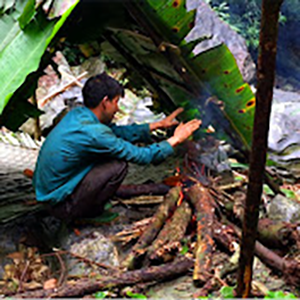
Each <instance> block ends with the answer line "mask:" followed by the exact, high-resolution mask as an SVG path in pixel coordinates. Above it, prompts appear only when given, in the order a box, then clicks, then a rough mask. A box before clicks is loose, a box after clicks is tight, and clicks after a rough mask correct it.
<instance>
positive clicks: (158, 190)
mask: <svg viewBox="0 0 300 300" xmlns="http://www.w3.org/2000/svg"><path fill="white" fill-rule="evenodd" d="M169 190H170V187H169V186H167V185H166V184H163V183H148V184H139V185H136V184H129V185H121V186H120V187H119V188H118V190H117V192H116V193H115V196H116V197H118V198H122V199H128V198H132V197H137V196H141V195H165V194H167V193H168V191H169Z"/></svg>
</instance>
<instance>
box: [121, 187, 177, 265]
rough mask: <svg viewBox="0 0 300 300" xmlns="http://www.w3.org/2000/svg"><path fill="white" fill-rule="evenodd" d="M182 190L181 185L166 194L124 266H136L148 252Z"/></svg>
mask: <svg viewBox="0 0 300 300" xmlns="http://www.w3.org/2000/svg"><path fill="white" fill-rule="evenodd" d="M180 192H181V187H174V188H172V189H171V190H170V191H169V193H168V194H167V195H166V196H165V199H164V202H163V203H162V204H161V205H160V206H159V207H158V210H157V212H156V213H155V215H154V216H153V219H152V222H151V223H150V225H149V226H148V227H147V228H146V230H145V231H144V232H143V234H142V235H141V236H140V238H139V240H138V241H137V243H136V244H135V245H134V247H133V248H132V250H131V252H130V253H129V255H128V256H127V257H126V258H125V260H124V261H123V266H124V267H126V268H128V269H134V268H136V266H137V263H138V261H139V258H140V257H141V255H143V254H145V253H146V248H147V247H148V246H149V245H150V244H151V243H152V242H153V240H154V239H155V238H156V236H157V234H158V233H159V231H160V229H161V228H162V227H163V225H164V223H165V221H166V220H167V218H168V217H169V215H170V214H171V213H172V212H173V211H174V209H175V208H176V205H177V201H178V198H179V195H180Z"/></svg>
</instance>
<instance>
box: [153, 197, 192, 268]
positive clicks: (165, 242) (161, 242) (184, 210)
mask: <svg viewBox="0 0 300 300" xmlns="http://www.w3.org/2000/svg"><path fill="white" fill-rule="evenodd" d="M191 216H192V210H191V208H190V206H189V204H188V203H187V202H182V204H181V205H180V206H178V207H177V209H176V211H175V212H174V214H173V216H172V217H171V218H170V220H169V221H167V223H166V224H165V226H164V227H163V229H162V230H161V231H160V233H159V234H158V236H157V238H156V239H155V241H154V242H153V245H152V246H151V248H150V249H149V250H148V257H149V259H150V260H157V259H159V258H160V259H162V260H163V261H164V262H166V261H167V260H168V259H167V258H166V256H165V255H166V254H167V253H168V250H170V251H172V250H173V249H174V248H176V244H177V245H179V246H180V241H181V240H182V239H183V237H184V235H185V232H186V229H187V226H188V225H189V223H190V220H191ZM175 250H176V249H175ZM164 256H165V259H163V257H164Z"/></svg>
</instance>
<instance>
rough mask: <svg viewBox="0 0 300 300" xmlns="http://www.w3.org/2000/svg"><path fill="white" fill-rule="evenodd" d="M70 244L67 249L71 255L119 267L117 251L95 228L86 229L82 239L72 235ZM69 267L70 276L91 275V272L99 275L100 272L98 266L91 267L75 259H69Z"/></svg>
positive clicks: (82, 233)
mask: <svg viewBox="0 0 300 300" xmlns="http://www.w3.org/2000/svg"><path fill="white" fill-rule="evenodd" d="M78 238H79V240H78ZM68 243H69V246H68V247H67V248H68V250H69V251H70V252H71V253H74V254H77V255H79V256H81V257H85V258H87V259H89V260H90V261H93V262H96V263H102V264H105V265H108V266H118V265H119V261H118V254H117V249H116V248H115V246H114V245H113V243H112V242H111V241H110V240H109V239H108V238H106V237H105V236H104V235H103V234H102V233H101V232H100V231H99V230H97V229H95V228H85V229H84V230H83V232H81V234H80V237H76V235H75V234H73V235H71V236H70V237H69V242H68ZM67 265H68V270H69V275H70V276H83V275H89V274H90V273H91V272H96V273H97V271H98V270H99V267H97V266H96V265H89V264H87V263H84V262H81V261H80V260H79V259H76V258H74V257H69V258H68V259H67Z"/></svg>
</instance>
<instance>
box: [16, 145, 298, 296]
mask: <svg viewBox="0 0 300 300" xmlns="http://www.w3.org/2000/svg"><path fill="white" fill-rule="evenodd" d="M196 150H199V149H195V145H194V146H193V148H191V147H190V148H189V150H188V151H187V153H186V154H185V158H184V159H183V164H182V166H181V168H177V170H176V173H175V175H174V176H171V177H169V178H166V179H165V180H164V181H163V182H162V183H152V184H144V185H131V186H122V187H121V188H120V189H119V190H118V192H117V195H116V196H117V197H118V198H119V199H120V198H123V199H128V198H130V199H131V200H130V201H132V197H135V196H140V195H142V196H143V204H145V203H148V205H149V203H150V204H152V205H153V204H156V205H158V207H157V209H156V211H155V213H154V215H153V216H152V217H150V218H146V219H142V220H139V221H138V222H135V223H133V224H132V225H130V226H129V228H126V230H125V229H124V230H122V231H120V232H118V233H117V234H116V235H115V236H114V237H113V240H114V242H116V243H119V244H120V245H121V247H122V248H124V249H125V248H126V249H127V254H126V255H125V257H124V259H123V261H122V262H121V267H120V268H118V269H116V268H114V269H110V272H108V273H107V274H106V275H104V276H102V277H101V278H100V279H97V280H89V279H84V278H83V279H79V280H76V284H74V282H73V283H66V284H64V285H62V286H60V287H56V288H55V289H52V290H37V291H32V292H24V293H21V294H18V295H14V296H16V297H31V298H41V297H74V296H78V295H86V294H91V293H94V292H97V291H100V290H107V289H120V288H122V287H126V286H134V287H139V286H140V285H142V286H143V287H145V286H147V284H151V283H153V282H162V281H166V280H170V279H172V278H175V277H178V276H181V275H184V274H191V276H192V278H193V283H194V285H195V286H196V287H199V292H198V293H197V295H195V296H197V297H198V296H207V295H208V294H209V293H211V292H212V291H215V290H218V289H220V288H221V287H222V286H226V285H228V282H227V279H226V277H227V276H228V274H232V273H236V272H237V267H238V260H237V259H235V261H234V262H233V260H232V259H231V260H228V263H227V265H224V266H223V269H222V270H220V269H216V268H215V267H214V263H213V260H214V254H215V252H216V251H222V252H225V253H227V254H229V255H231V256H234V257H235V258H238V255H239V246H238V245H239V241H240V238H241V229H240V228H241V224H242V221H243V218H244V201H245V197H246V195H245V189H244V188H242V186H243V185H244V186H245V183H246V182H247V174H238V175H239V177H241V178H242V180H241V181H238V182H237V181H236V182H234V181H233V182H230V183H228V182H226V183H224V182H223V183H222V181H221V180H220V179H219V178H218V177H216V174H214V171H213V170H211V169H209V168H208V167H207V166H205V165H204V164H201V163H199V161H197V160H196V159H192V158H193V157H195V153H199V152H198V151H196ZM233 172H235V171H233ZM147 195H148V196H147ZM149 195H150V196H149ZM158 195H160V197H158ZM147 197H148V198H147ZM162 198H163V200H162V201H161V199H162ZM149 199H151V201H152V202H150V201H149ZM122 201H123V200H122ZM124 201H127V200H124ZM159 202H160V203H159ZM130 203H132V202H130ZM158 203H159V204H158ZM291 247H294V248H296V249H299V236H298V231H297V224H290V223H285V222H280V221H276V222H275V221H273V220H270V219H268V218H261V219H260V220H259V223H258V240H257V242H256V246H255V254H256V256H257V257H258V258H259V259H260V260H261V261H262V262H263V263H264V264H265V265H266V266H267V267H268V268H270V269H271V270H272V271H275V272H276V273H277V274H281V275H282V277H283V278H284V280H285V281H286V283H287V284H289V285H292V286H298V285H299V283H300V265H299V262H298V261H297V260H295V259H292V258H290V259H288V258H286V257H285V255H286V253H287V250H288V249H290V248H291ZM258 286H259V285H258ZM254 291H255V293H256V294H255V295H256V296H262V295H264V291H263V288H262V287H261V286H260V287H259V288H258V289H254Z"/></svg>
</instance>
